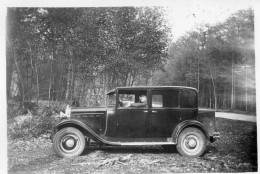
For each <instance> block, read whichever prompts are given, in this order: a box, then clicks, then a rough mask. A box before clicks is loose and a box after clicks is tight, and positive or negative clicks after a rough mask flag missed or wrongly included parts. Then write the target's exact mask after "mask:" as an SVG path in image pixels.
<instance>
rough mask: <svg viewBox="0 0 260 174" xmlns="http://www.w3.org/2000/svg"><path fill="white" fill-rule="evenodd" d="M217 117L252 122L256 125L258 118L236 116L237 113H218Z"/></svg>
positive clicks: (242, 115)
mask: <svg viewBox="0 0 260 174" xmlns="http://www.w3.org/2000/svg"><path fill="white" fill-rule="evenodd" d="M216 117H221V118H226V119H232V120H241V121H250V122H254V123H256V116H251V115H244V114H235V113H228V112H216Z"/></svg>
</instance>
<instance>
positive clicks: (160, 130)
mask: <svg viewBox="0 0 260 174" xmlns="http://www.w3.org/2000/svg"><path fill="white" fill-rule="evenodd" d="M151 100H152V101H151V109H150V111H149V113H150V115H151V116H150V117H151V118H150V132H149V136H150V137H154V138H164V137H171V135H172V132H173V130H174V128H175V127H176V126H177V124H178V123H180V121H181V110H180V107H179V91H178V90H174V89H167V90H157V89H156V90H152V91H151Z"/></svg>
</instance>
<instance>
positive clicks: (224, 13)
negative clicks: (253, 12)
mask: <svg viewBox="0 0 260 174" xmlns="http://www.w3.org/2000/svg"><path fill="white" fill-rule="evenodd" d="M255 4H256V1H253V0H186V1H172V3H169V4H168V5H167V6H166V7H165V9H166V12H167V14H168V20H169V24H170V25H171V27H172V32H173V35H174V40H175V39H177V38H178V37H180V36H181V35H183V34H185V32H187V31H189V30H192V29H193V28H194V27H195V26H196V25H199V24H203V23H204V24H205V23H209V24H216V23H218V22H223V21H225V19H227V18H228V17H229V16H230V15H231V14H233V13H235V12H237V11H238V10H241V9H248V8H252V9H254V8H255Z"/></svg>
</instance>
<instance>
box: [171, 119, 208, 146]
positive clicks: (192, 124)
mask: <svg viewBox="0 0 260 174" xmlns="http://www.w3.org/2000/svg"><path fill="white" fill-rule="evenodd" d="M186 127H198V128H200V129H201V130H202V131H203V132H204V133H205V135H206V137H207V138H208V139H209V138H210V137H209V133H208V131H207V129H206V127H205V126H204V125H203V124H202V123H200V122H198V121H196V120H185V121H183V122H181V123H179V124H178V125H177V126H176V128H175V129H174V131H173V133H172V141H173V142H174V143H176V144H177V141H178V137H179V134H180V132H181V131H182V130H183V129H185V128H186Z"/></svg>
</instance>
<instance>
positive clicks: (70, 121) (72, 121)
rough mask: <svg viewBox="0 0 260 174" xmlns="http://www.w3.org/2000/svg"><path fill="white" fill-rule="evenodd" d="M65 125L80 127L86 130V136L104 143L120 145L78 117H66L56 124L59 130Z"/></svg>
mask: <svg viewBox="0 0 260 174" xmlns="http://www.w3.org/2000/svg"><path fill="white" fill-rule="evenodd" d="M64 127H75V128H80V129H81V131H82V130H84V132H83V134H84V135H86V136H89V137H90V138H92V139H93V140H95V141H98V142H102V143H104V144H110V145H118V144H117V143H113V142H111V141H107V140H105V139H103V138H102V137H100V135H98V134H97V133H95V132H94V131H93V130H92V129H91V128H90V127H88V126H87V125H86V124H84V123H83V122H82V121H80V120H77V119H71V118H70V119H65V120H62V121H61V122H60V123H58V124H57V125H56V128H57V130H60V129H62V128H64Z"/></svg>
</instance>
